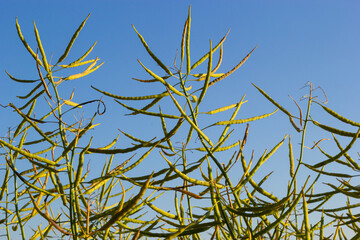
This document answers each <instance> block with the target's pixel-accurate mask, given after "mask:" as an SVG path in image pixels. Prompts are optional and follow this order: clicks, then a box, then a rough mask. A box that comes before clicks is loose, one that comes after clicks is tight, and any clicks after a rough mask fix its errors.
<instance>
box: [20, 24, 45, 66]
mask: <svg viewBox="0 0 360 240" xmlns="http://www.w3.org/2000/svg"><path fill="white" fill-rule="evenodd" d="M15 21H16V30H17V33H18V35H19V38H20V40H21V42H22V43H23V45H24V47H25V48H26V50H28V52H29V53H30V55H31V56H32V57H33V58H34V59H35V61H39V60H38V59H37V57H36V54H35V52H34V51H33V50H32V49H31V47H30V46H29V44H28V43H27V42H26V41H25V38H24V36H23V35H22V33H21V29H20V25H19V23H18V20H17V18H16V20H15ZM39 64H40V65H41V66H42V67H43V66H44V65H43V63H42V62H39Z"/></svg>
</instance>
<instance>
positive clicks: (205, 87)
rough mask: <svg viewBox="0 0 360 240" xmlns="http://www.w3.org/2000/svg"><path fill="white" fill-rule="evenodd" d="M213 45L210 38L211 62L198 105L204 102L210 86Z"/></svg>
mask: <svg viewBox="0 0 360 240" xmlns="http://www.w3.org/2000/svg"><path fill="white" fill-rule="evenodd" d="M211 49H212V45H211V40H210V54H209V62H208V68H207V74H206V78H205V82H204V86H203V87H202V91H201V93H200V96H199V99H198V101H197V105H196V107H198V106H199V104H200V103H201V102H202V100H203V98H204V96H205V93H206V91H207V88H208V86H209V82H210V75H211V65H212V50H211Z"/></svg>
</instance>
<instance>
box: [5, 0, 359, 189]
mask: <svg viewBox="0 0 360 240" xmlns="http://www.w3.org/2000/svg"><path fill="white" fill-rule="evenodd" d="M190 4H191V8H192V10H191V11H192V14H191V15H192V27H191V31H192V32H191V40H190V41H191V42H190V43H191V47H190V48H191V51H192V55H191V58H192V61H193V62H195V61H196V60H197V59H198V58H200V57H201V56H202V55H203V54H204V53H205V52H206V51H208V49H209V39H211V40H212V41H213V44H214V45H215V43H217V42H218V41H219V40H220V39H221V38H222V37H223V36H224V35H225V34H226V32H227V31H228V29H231V30H230V33H229V35H228V37H227V40H226V42H225V44H224V60H223V63H222V66H221V68H220V69H219V71H218V72H227V71H228V70H230V69H231V68H232V67H233V66H235V65H236V64H237V63H238V62H239V61H241V60H242V58H243V57H245V56H246V54H248V53H249V52H250V51H251V50H252V49H253V48H254V47H255V46H257V45H258V48H257V49H256V50H255V51H254V53H253V54H252V56H251V57H250V58H249V60H248V61H247V62H246V63H245V64H244V65H243V66H242V67H241V68H240V69H239V70H238V71H237V72H236V73H234V74H233V75H231V76H230V77H229V78H227V79H225V80H223V81H222V82H220V83H218V84H216V85H215V87H214V88H212V89H209V91H208V95H207V98H206V99H204V105H203V109H202V111H208V110H212V109H215V108H218V107H222V106H226V105H230V104H233V103H236V102H239V101H240V99H241V97H242V96H243V95H244V94H246V98H245V99H246V100H248V103H246V104H245V105H244V107H242V109H241V111H240V113H239V115H238V118H247V117H252V116H256V115H261V114H264V113H269V112H272V111H273V110H274V109H275V107H274V106H273V105H272V104H271V103H269V102H268V101H267V100H266V99H265V98H264V97H263V96H262V95H261V94H260V93H259V92H258V91H257V90H256V89H255V88H254V87H253V86H252V85H251V83H255V84H256V85H257V86H259V87H260V88H262V89H263V90H265V91H266V92H267V93H268V94H269V95H270V96H272V97H273V98H274V99H276V101H278V102H279V103H281V104H282V105H283V106H284V107H285V108H287V109H288V110H289V111H290V112H292V113H294V114H296V115H297V114H298V110H297V107H296V105H295V104H294V103H293V102H292V100H291V99H290V98H289V97H288V95H289V94H290V95H291V96H292V97H293V98H294V99H295V100H297V101H299V100H300V98H301V97H302V96H304V95H305V94H307V93H308V91H307V89H306V88H303V89H301V88H302V87H303V86H304V85H305V84H306V83H307V82H308V81H310V82H312V83H313V84H314V86H316V87H317V86H320V87H321V88H322V89H323V90H324V91H325V92H326V95H327V97H328V99H329V102H328V105H327V106H328V107H329V108H331V109H333V110H335V111H336V112H338V113H340V114H342V115H343V116H345V117H348V118H350V119H352V120H354V121H358V122H360V111H359V110H358V108H359V102H360V94H359V89H360V88H359V87H360V83H359V76H360V60H359V56H360V47H359V43H360V28H359V23H360V14H359V12H360V2H359V1H332V0H326V1H325V0H324V1H320V0H316V1H308V0H307V1H202V0H201V1H200V0H197V1H61V2H60V1H0V36H1V38H0V56H1V57H0V81H1V88H0V104H2V105H7V104H8V103H9V102H12V103H14V104H18V105H19V106H21V105H22V104H23V102H21V101H20V100H19V99H17V98H16V97H15V96H18V95H20V96H21V95H25V94H26V93H27V92H28V91H29V90H31V89H32V88H31V86H30V85H29V86H25V85H24V84H19V83H15V82H13V81H11V80H10V79H9V78H8V77H7V75H6V74H5V70H7V71H8V72H9V73H10V74H12V75H13V76H14V77H17V78H22V79H33V78H37V77H38V76H37V72H36V67H35V65H34V62H33V59H32V57H31V56H30V55H29V54H28V52H27V51H26V50H25V48H24V47H23V45H22V44H21V42H20V40H19V38H18V36H17V32H16V28H15V18H16V17H17V18H18V21H19V24H20V26H21V29H22V33H23V35H24V37H25V39H26V40H27V41H28V43H29V44H30V46H32V48H33V49H36V42H35V37H34V34H33V20H35V22H36V25H37V28H38V30H39V33H40V36H41V40H42V42H43V46H44V48H45V51H46V53H47V55H48V56H47V58H48V60H49V59H50V58H51V55H52V54H53V62H54V61H56V60H57V59H58V58H59V56H60V55H61V54H62V53H63V51H64V49H65V47H66V45H67V43H68V41H69V40H70V38H71V36H72V34H73V32H74V31H75V30H76V29H77V27H78V26H79V24H80V23H81V22H82V21H83V19H85V17H86V16H87V15H88V14H89V13H91V16H90V18H89V19H88V21H87V23H86V25H85V27H84V28H83V30H82V32H81V33H80V35H79V37H78V39H77V40H76V42H75V44H74V45H73V48H72V50H71V52H70V54H69V61H70V60H74V59H76V58H77V57H79V56H81V55H82V53H83V52H85V51H86V50H87V49H88V48H89V47H90V46H91V45H92V44H93V43H94V42H95V41H97V45H96V47H95V49H94V50H93V52H92V54H91V55H90V56H89V58H88V59H90V58H95V57H96V56H98V57H99V58H100V60H101V61H104V62H105V64H104V65H103V66H102V67H101V68H100V69H99V70H98V71H97V72H95V73H93V74H91V75H89V76H87V77H85V78H82V79H79V80H76V81H73V82H70V83H69V84H67V85H66V87H65V88H63V89H62V90H61V91H62V92H63V93H64V94H65V95H66V94H67V96H69V94H70V93H71V91H72V90H73V89H74V88H75V89H76V90H75V98H74V101H76V102H84V101H88V100H93V99H99V98H100V97H101V94H99V93H97V92H96V91H94V90H93V89H91V87H90V85H93V86H95V87H97V88H99V89H102V90H105V91H109V92H111V93H114V94H117V95H123V96H132V95H148V94H155V93H158V92H160V91H162V90H163V88H162V87H161V85H144V84H140V83H138V82H135V81H133V80H131V78H132V77H135V78H141V79H149V78H150V77H149V76H148V75H147V74H146V72H145V71H144V70H143V69H142V68H141V66H140V65H139V64H138V62H137V59H140V60H141V61H142V62H143V63H144V64H146V66H149V67H150V68H151V69H153V71H154V72H156V73H158V74H159V75H161V74H163V73H162V71H161V69H160V68H158V67H157V66H156V65H155V64H154V63H153V61H152V59H151V58H150V57H149V56H148V55H147V53H146V51H145V50H144V48H143V47H142V45H141V43H140V41H139V39H138V37H137V35H136V33H135V32H134V30H133V29H132V26H131V24H134V25H135V27H136V28H137V30H138V31H139V32H140V33H141V34H142V35H143V37H144V38H145V40H146V41H147V43H148V44H149V46H150V48H151V49H152V50H153V52H154V53H155V54H156V55H157V56H158V57H159V58H160V59H161V60H162V61H163V62H164V63H165V64H166V65H172V63H173V60H174V57H175V54H176V50H177V49H179V48H180V42H181V33H182V29H183V25H184V22H185V20H186V17H187V14H188V7H189V5H190ZM215 59H216V58H215ZM65 62H67V61H65ZM202 70H203V69H202ZM153 87H154V88H153ZM315 93H316V94H317V95H319V97H320V99H324V98H323V95H322V92H321V91H317V92H315ZM103 99H104V101H105V103H106V106H107V112H106V114H105V115H103V116H102V117H101V118H99V122H101V126H100V127H99V130H98V131H97V132H96V134H97V139H96V140H95V144H98V146H102V145H105V143H104V142H103V139H104V138H106V139H107V141H106V143H108V142H110V141H111V140H112V139H113V138H115V137H116V136H117V134H118V133H119V132H118V131H117V129H118V128H120V129H121V130H124V131H126V132H129V133H131V134H133V135H134V136H146V137H148V138H150V139H151V138H152V137H153V136H154V135H152V131H154V128H155V127H154V126H155V124H156V126H157V127H159V123H158V119H156V120H157V121H156V123H155V122H154V121H153V120H151V119H150V118H149V119H148V118H143V119H142V118H134V117H129V116H124V114H126V113H129V112H128V111H127V110H125V109H123V108H122V107H121V106H119V105H118V104H116V103H114V102H113V100H112V99H111V98H109V97H104V98H103ZM299 104H300V105H301V106H302V107H303V109H304V111H305V107H306V101H301V102H299ZM137 106H139V105H137ZM85 108H86V109H88V110H89V111H90V112H91V111H94V109H95V107H94V106H87V107H85ZM164 108H166V106H164ZM170 108H171V107H170ZM304 114H305V113H304ZM0 116H1V117H0V123H1V124H0V136H5V135H6V134H7V131H8V128H9V127H10V128H13V127H15V126H16V124H17V122H18V121H19V118H18V117H17V116H16V115H15V114H14V113H13V112H12V111H11V110H10V109H9V108H7V109H4V108H0ZM312 116H313V117H314V118H315V119H318V120H319V121H322V122H323V123H324V124H328V125H332V126H336V127H340V126H341V127H342V128H343V129H346V130H349V131H353V132H356V129H354V128H349V127H348V126H344V125H342V124H341V123H338V122H337V121H335V120H334V119H333V118H331V117H328V116H327V114H326V113H325V112H324V111H322V110H321V109H320V108H319V107H317V106H314V108H313V112H312ZM226 118H228V115H225V119H226ZM204 121H205V124H204V125H203V126H202V127H205V126H207V125H206V124H210V122H214V121H216V118H214V119H210V120H207V119H205V120H204ZM206 121H209V122H206ZM244 127H245V126H237V127H234V129H236V132H235V134H236V135H237V136H236V137H235V138H234V139H235V141H236V139H241V138H242V136H243V132H244ZM310 130H311V134H310V135H309V138H308V142H307V143H306V145H307V146H311V145H312V144H313V141H317V140H319V139H321V138H322V137H327V138H329V137H331V136H330V135H329V134H325V135H322V134H323V133H321V132H320V131H319V130H318V129H317V128H315V127H311V128H310ZM209 131H210V133H209V134H212V132H211V131H212V130H211V129H210V130H209ZM285 134H293V136H292V139H293V141H294V143H293V144H294V145H295V146H298V145H297V144H298V143H299V142H300V140H299V139H300V134H297V133H296V132H295V131H294V130H293V129H292V127H291V125H290V123H289V121H288V118H287V117H286V116H285V115H284V114H282V113H280V112H278V113H276V115H274V116H272V117H271V118H268V119H265V120H261V121H259V122H256V123H252V124H251V126H250V133H249V141H248V148H249V149H248V151H249V152H251V150H252V149H256V150H255V151H256V153H257V154H258V155H261V154H262V153H263V151H264V149H265V148H271V147H272V146H274V145H275V144H276V143H277V142H279V141H280V140H281V139H282V138H283V137H284V136H285ZM121 139H123V140H124V141H122V142H121V143H120V147H121V146H122V147H128V146H129V142H126V139H125V138H121ZM348 142H349V139H345V140H344V141H343V143H344V145H345V144H346V143H348ZM329 144H332V143H330V141H329ZM330 146H333V145H330ZM356 147H357V148H358V147H359V146H358V145H356ZM328 149H330V150H331V148H328ZM336 152H337V150H336V149H335V150H333V151H332V152H331V153H332V154H336ZM354 152H357V151H356V149H355V150H354ZM295 154H297V152H296V150H295ZM306 154H307V155H306V157H305V161H306V162H308V163H311V162H314V161H315V162H316V161H320V160H324V157H322V156H321V155H319V154H318V153H315V150H313V151H310V150H309V151H306ZM283 156H284V159H282V157H283ZM318 156H319V157H320V160H318V158H317V157H318ZM355 157H356V156H355ZM275 158H276V159H275V160H274V159H273V160H271V161H272V162H271V164H269V165H267V167H266V168H265V169H264V170H263V171H264V172H261V171H260V172H259V175H260V176H259V178H260V179H261V176H264V174H266V173H268V172H269V169H274V170H275V171H276V170H277V172H276V174H277V175H276V176H277V177H274V179H273V180H272V182H271V183H281V181H282V179H285V178H286V177H287V178H288V160H287V158H286V148H284V152H283V154H282V155H281V153H280V154H279V155H277V156H275ZM356 159H358V158H356ZM156 161H160V162H161V161H162V160H159V159H155V160H154V162H155V163H156V164H155V168H156V167H158V166H160V165H161V164H164V163H163V162H161V163H159V162H156ZM154 162H152V163H144V164H145V165H144V166H145V167H146V171H152V170H151V169H152V168H154ZM158 164H159V165H158ZM164 166H165V165H164ZM284 169H285V170H284ZM285 175H286V177H285ZM304 176H306V174H305V175H304ZM266 186H267V187H268V188H270V189H273V191H276V190H277V189H276V187H275V186H276V184H268V185H266ZM284 187H286V186H284ZM282 190H284V189H282ZM280 191H281V190H280Z"/></svg>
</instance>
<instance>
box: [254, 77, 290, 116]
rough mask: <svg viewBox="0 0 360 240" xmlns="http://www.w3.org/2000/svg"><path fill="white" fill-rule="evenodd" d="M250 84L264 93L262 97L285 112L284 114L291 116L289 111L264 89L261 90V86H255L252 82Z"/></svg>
mask: <svg viewBox="0 0 360 240" xmlns="http://www.w3.org/2000/svg"><path fill="white" fill-rule="evenodd" d="M252 85H253V86H254V87H256V89H257V90H259V92H260V93H261V94H262V95H264V97H266V98H267V99H268V100H269V101H270V102H271V103H272V104H274V105H275V106H276V107H277V108H279V109H280V110H281V111H282V112H283V113H285V114H286V115H288V116H289V117H292V115H291V113H290V112H288V111H287V110H286V109H285V108H283V107H282V106H281V105H280V104H278V103H277V102H275V100H273V99H272V98H271V97H270V96H269V95H268V94H267V93H266V92H265V91H264V90H262V89H261V88H259V87H258V86H256V85H255V84H253V83H252Z"/></svg>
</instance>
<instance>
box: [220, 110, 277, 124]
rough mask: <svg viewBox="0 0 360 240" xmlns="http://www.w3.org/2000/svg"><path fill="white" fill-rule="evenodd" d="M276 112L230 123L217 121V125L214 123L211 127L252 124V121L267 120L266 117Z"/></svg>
mask: <svg viewBox="0 0 360 240" xmlns="http://www.w3.org/2000/svg"><path fill="white" fill-rule="evenodd" d="M277 110H279V109H276V110H275V111H273V112H272V113H268V114H264V115H260V116H256V117H252V118H246V119H237V120H230V121H219V122H217V123H214V124H213V125H228V124H243V123H247V122H252V121H256V120H259V119H263V118H267V117H269V116H271V115H273V114H274V113H276V112H277Z"/></svg>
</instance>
